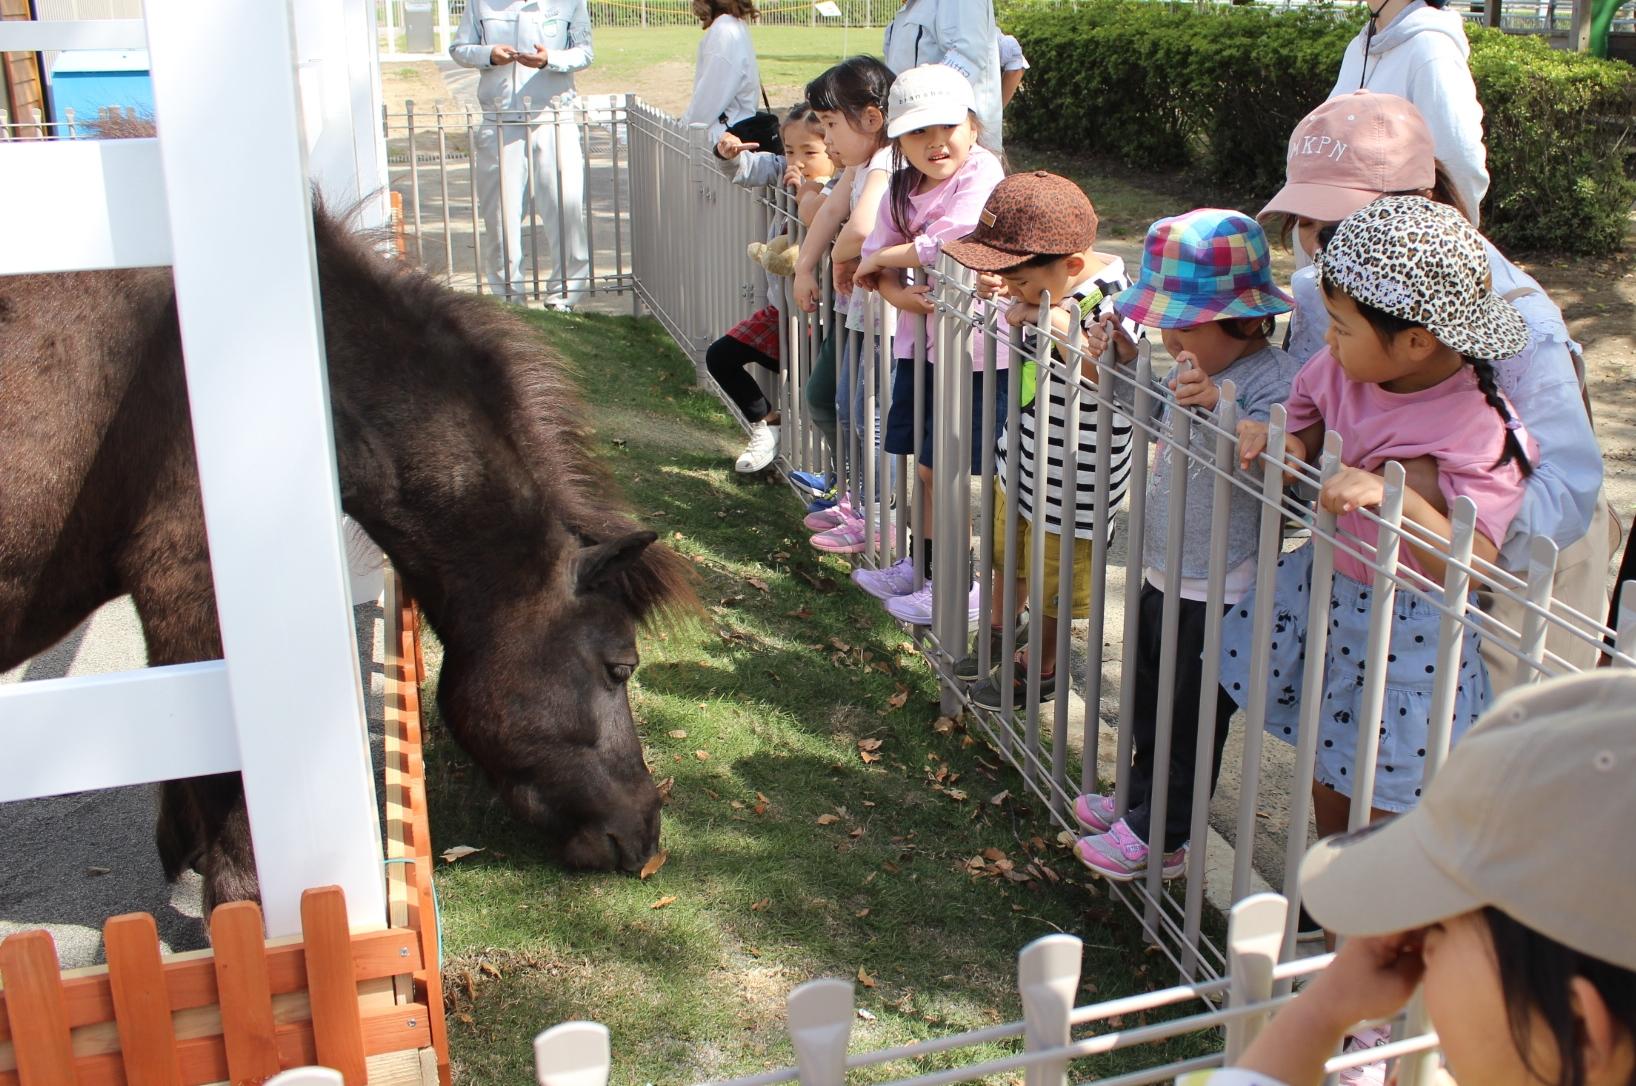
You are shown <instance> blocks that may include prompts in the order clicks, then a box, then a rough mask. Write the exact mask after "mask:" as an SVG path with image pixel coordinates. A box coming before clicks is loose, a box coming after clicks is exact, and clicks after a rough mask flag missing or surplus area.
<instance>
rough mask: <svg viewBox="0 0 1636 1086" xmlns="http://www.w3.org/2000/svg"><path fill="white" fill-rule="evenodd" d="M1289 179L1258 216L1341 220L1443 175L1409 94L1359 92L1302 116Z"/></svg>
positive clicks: (1293, 142) (1292, 148)
mask: <svg viewBox="0 0 1636 1086" xmlns="http://www.w3.org/2000/svg"><path fill="white" fill-rule="evenodd" d="M1284 172H1285V177H1284V180H1285V184H1284V187H1283V188H1282V189H1280V190H1279V191H1278V195H1276V196H1274V197H1273V198H1272V199H1271V200H1269V201H1268V202H1267V206H1266V207H1264V208H1262V209H1261V213H1260V214H1259V215H1257V216H1256V217H1257V218H1265V217H1266V216H1269V215H1280V214H1282V215H1298V216H1300V217H1301V218H1306V219H1313V220H1316V221H1318V222H1339V221H1341V220H1342V219H1344V218H1346V217H1347V216H1348V215H1350V214H1352V212H1354V211H1356V210H1358V209H1359V208H1361V207H1364V206H1365V205H1367V204H1369V203H1372V202H1373V201H1374V200H1375V199H1377V198H1378V197H1381V196H1384V195H1387V194H1389V193H1404V194H1406V193H1419V192H1422V191H1424V190H1427V189H1430V188H1431V187H1432V185H1433V183H1434V182H1435V180H1436V177H1437V157H1436V152H1435V151H1434V150H1433V149H1432V137H1431V130H1430V129H1428V128H1427V127H1426V121H1425V119H1424V118H1423V117H1421V116H1420V111H1419V110H1417V109H1415V107H1414V104H1413V103H1412V102H1410V101H1409V100H1408V99H1406V98H1399V97H1398V96H1397V95H1395V94H1376V93H1375V92H1374V91H1366V90H1360V91H1353V92H1352V93H1351V94H1343V95H1341V96H1340V97H1338V98H1331V99H1330V100H1329V101H1327V102H1325V103H1324V104H1323V105H1321V106H1319V107H1318V108H1317V109H1315V110H1313V111H1312V112H1311V113H1308V114H1307V115H1306V116H1305V117H1304V118H1302V120H1301V123H1300V124H1298V125H1296V126H1295V134H1294V135H1293V136H1291V137H1290V141H1289V161H1288V165H1287V166H1286V167H1285V171H1284Z"/></svg>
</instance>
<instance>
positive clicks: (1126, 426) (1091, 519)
mask: <svg viewBox="0 0 1636 1086" xmlns="http://www.w3.org/2000/svg"><path fill="white" fill-rule="evenodd" d="M1128 286H1130V279H1129V278H1128V277H1127V276H1126V275H1125V265H1124V261H1122V260H1120V259H1119V258H1118V257H1113V258H1111V259H1110V260H1109V261H1108V263H1106V264H1104V265H1103V266H1102V267H1101V268H1098V269H1097V271H1096V274H1095V275H1094V276H1092V277H1091V278H1090V279H1088V280H1086V281H1085V282H1083V283H1081V284H1079V285H1078V286H1077V287H1075V288H1074V289H1073V292H1072V294H1071V295H1070V297H1071V298H1072V300H1073V303H1074V304H1075V305H1076V306H1077V307H1078V309H1079V322H1080V327H1081V328H1082V329H1084V330H1085V331H1087V332H1088V331H1089V330H1090V329H1091V328H1093V327H1094V326H1095V325H1096V323H1097V321H1098V320H1099V319H1100V318H1101V316H1102V314H1103V313H1106V312H1110V306H1109V302H1110V299H1112V297H1113V296H1114V295H1115V294H1117V293H1119V292H1120V291H1121V290H1124V289H1125V288H1126V287H1128ZM1123 324H1124V328H1125V331H1126V332H1127V333H1129V334H1130V335H1131V336H1132V337H1133V338H1136V339H1140V338H1142V337H1143V335H1144V334H1145V333H1144V332H1143V331H1142V327H1141V325H1138V324H1133V323H1131V322H1129V321H1125V322H1123ZM1025 344H1026V345H1027V348H1028V351H1029V355H1030V357H1032V354H1033V351H1034V349H1035V348H1034V345H1033V336H1031V335H1030V336H1027V337H1025ZM1012 364H1013V365H1016V364H1017V360H1016V359H1013V360H1012ZM1034 370H1035V367H1034V364H1033V363H1032V362H1028V363H1026V364H1024V366H1023V372H1022V384H1023V389H1024V393H1023V395H1024V397H1025V399H1026V398H1027V397H1028V396H1029V391H1028V390H1030V389H1032V387H1033V382H1034ZM1046 392H1047V398H1048V399H1049V400H1050V426H1049V430H1048V432H1047V436H1046V450H1047V451H1046V458H1045V507H1044V509H1043V510H1042V511H1041V520H1042V521H1043V523H1044V525H1045V527H1046V530H1047V531H1050V532H1053V533H1055V534H1058V535H1060V534H1061V533H1062V522H1063V516H1062V491H1063V476H1064V474H1065V466H1064V465H1065V457H1064V453H1063V450H1064V448H1065V446H1066V440H1065V434H1064V431H1065V428H1066V425H1067V414H1068V400H1067V397H1066V395H1065V393H1066V386H1065V385H1064V384H1063V382H1062V381H1060V380H1056V379H1052V380H1049V381H1047V382H1046ZM1079 403H1080V411H1079V455H1078V459H1077V469H1076V470H1077V474H1076V475H1075V478H1074V516H1073V525H1074V535H1075V536H1076V537H1077V538H1080V539H1090V538H1092V532H1093V529H1094V528H1095V520H1096V502H1097V497H1098V495H1097V489H1096V452H1097V442H1098V440H1099V439H1100V437H1101V435H1100V434H1098V433H1097V429H1096V399H1095V397H1094V396H1093V395H1092V394H1091V393H1090V392H1088V391H1087V392H1084V393H1082V394H1081V396H1080V401H1079ZM1038 408H1039V405H1038V404H1037V403H1028V404H1027V405H1026V406H1024V407H1023V408H1022V410H1021V411H1020V412H1018V428H1017V429H1018V452H1019V456H1018V458H1017V495H1016V497H1015V498H1014V499H1013V500H1014V501H1015V503H1016V506H1017V510H1018V514H1019V515H1020V516H1023V517H1028V516H1031V515H1032V513H1033V508H1034V495H1035V492H1036V490H1037V487H1038V453H1037V452H1036V442H1037V440H1038V438H1037V432H1036V427H1037V426H1038ZM1130 434H1131V422H1130V419H1129V418H1127V417H1126V416H1124V415H1122V414H1119V413H1118V412H1115V413H1114V415H1113V430H1112V433H1111V434H1110V435H1109V437H1110V442H1109V459H1110V463H1109V471H1108V488H1109V494H1108V511H1109V516H1110V518H1111V516H1112V513H1113V510H1114V509H1116V508H1117V507H1118V505H1119V503H1120V502H1122V501H1124V500H1125V487H1126V484H1127V483H1128V482H1129V480H1130ZM1005 452H1006V435H1005V434H1004V433H1003V432H1002V433H1001V435H1000V438H999V450H998V453H997V455H996V459H995V468H994V472H995V478H997V479H999V481H1000V485H1001V486H1002V487H1004V486H1005V482H1006V455H1005ZM1110 524H1111V520H1110Z"/></svg>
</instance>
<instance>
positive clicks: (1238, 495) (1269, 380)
mask: <svg viewBox="0 0 1636 1086" xmlns="http://www.w3.org/2000/svg"><path fill="white" fill-rule="evenodd" d="M1300 368H1301V364H1300V363H1299V362H1297V361H1296V360H1295V359H1294V358H1292V357H1290V356H1289V355H1287V354H1285V353H1284V352H1283V351H1281V350H1279V349H1278V348H1277V347H1267V348H1265V349H1264V350H1260V351H1257V352H1255V353H1254V354H1250V355H1245V356H1244V357H1243V358H1240V359H1239V360H1238V361H1237V362H1234V363H1233V364H1232V365H1231V366H1228V367H1227V368H1226V369H1224V370H1222V371H1221V372H1220V373H1218V374H1216V375H1215V382H1216V384H1217V385H1220V384H1221V383H1222V382H1223V381H1232V382H1233V384H1234V386H1235V387H1236V389H1237V393H1238V417H1239V418H1240V419H1254V420H1256V421H1257V422H1266V421H1267V418H1268V416H1269V415H1270V414H1271V412H1272V405H1273V404H1275V403H1281V402H1283V401H1284V400H1285V399H1286V398H1287V397H1288V396H1289V386H1290V382H1291V381H1293V380H1294V379H1295V373H1296V371H1297V370H1299V369H1300ZM1154 384H1155V386H1160V387H1162V386H1163V384H1164V383H1163V382H1161V381H1159V380H1155V381H1154ZM1174 410H1178V409H1177V408H1174V407H1172V406H1171V405H1170V403H1169V401H1168V400H1159V399H1157V397H1155V402H1154V411H1153V417H1154V418H1155V419H1159V420H1161V424H1162V425H1163V426H1165V427H1168V426H1169V424H1170V414H1171V412H1172V411H1174ZM1154 447H1155V453H1154V458H1153V460H1154V462H1153V470H1152V471H1151V472H1149V474H1148V483H1147V523H1146V525H1145V530H1144V532H1143V543H1142V563H1143V564H1144V565H1145V566H1147V568H1149V569H1151V570H1155V571H1158V572H1160V573H1163V572H1165V537H1166V536H1167V535H1168V533H1169V531H1170V483H1171V464H1170V446H1169V443H1168V442H1166V441H1164V440H1163V439H1160V440H1158V441H1155V442H1154ZM1188 447H1189V448H1190V449H1192V450H1193V452H1194V454H1195V455H1196V456H1198V457H1201V458H1202V462H1201V461H1190V462H1189V464H1188V473H1187V516H1186V523H1185V525H1184V526H1183V528H1182V569H1181V573H1182V576H1184V577H1198V578H1202V577H1206V576H1208V575H1209V573H1210V510H1211V506H1212V505H1214V503H1215V482H1216V476H1215V472H1213V471H1212V470H1211V469H1210V467H1209V465H1210V464H1211V463H1213V462H1214V460H1215V455H1216V434H1215V431H1214V430H1213V429H1211V428H1210V427H1208V426H1204V425H1200V424H1199V423H1197V422H1195V423H1194V425H1193V427H1192V433H1191V438H1190V440H1189V442H1188ZM1239 475H1240V477H1241V478H1250V479H1253V480H1255V483H1256V485H1257V486H1259V485H1260V479H1261V471H1260V469H1259V468H1256V469H1254V470H1253V471H1252V472H1250V473H1248V474H1246V473H1244V472H1239ZM1231 495H1232V496H1231V499H1230V501H1229V504H1228V513H1227V568H1228V569H1232V568H1233V567H1234V566H1237V565H1239V564H1240V563H1242V562H1245V561H1248V560H1249V559H1250V558H1252V557H1254V556H1255V549H1256V543H1257V536H1258V534H1259V526H1260V522H1261V503H1260V501H1258V500H1257V499H1256V497H1255V495H1253V494H1248V493H1245V492H1244V491H1242V490H1240V489H1238V488H1237V487H1234V488H1233V489H1232V491H1231Z"/></svg>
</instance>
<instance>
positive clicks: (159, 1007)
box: [102, 913, 182, 1086]
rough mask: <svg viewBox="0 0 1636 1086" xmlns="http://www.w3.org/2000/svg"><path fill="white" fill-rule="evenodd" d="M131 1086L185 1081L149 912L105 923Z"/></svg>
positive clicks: (175, 1084) (171, 1084)
mask: <svg viewBox="0 0 1636 1086" xmlns="http://www.w3.org/2000/svg"><path fill="white" fill-rule="evenodd" d="M102 941H103V946H104V948H105V950H106V954H107V958H108V983H109V986H110V987H111V988H112V990H113V997H114V1020H115V1022H116V1023H117V1024H118V1026H119V1049H120V1056H121V1058H122V1059H123V1060H124V1062H125V1081H126V1082H127V1083H128V1084H129V1086H181V1081H182V1073H181V1068H180V1066H179V1065H178V1063H177V1059H176V1031H175V1028H174V1025H173V1023H172V1022H171V1017H170V993H169V992H168V991H166V988H165V973H164V967H163V963H162V962H161V961H160V960H159V929H158V928H157V927H156V926H155V924H154V922H153V917H151V916H149V915H148V914H147V913H126V914H125V915H123V916H115V917H110V918H109V920H108V922H107V923H106V924H104V925H103V926H102Z"/></svg>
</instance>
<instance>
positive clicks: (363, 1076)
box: [301, 886, 368, 1086]
mask: <svg viewBox="0 0 1636 1086" xmlns="http://www.w3.org/2000/svg"><path fill="white" fill-rule="evenodd" d="M301 940H302V945H303V946H304V947H305V950H306V960H307V998H308V999H309V1000H310V1001H311V1003H312V1032H313V1041H314V1043H315V1044H316V1045H317V1047H318V1062H319V1063H320V1064H322V1065H324V1066H325V1067H333V1068H335V1069H336V1070H337V1071H339V1072H341V1074H342V1075H343V1076H344V1077H345V1078H346V1081H347V1086H365V1084H366V1083H367V1081H368V1072H367V1070H366V1069H365V1067H364V1035H363V1023H362V1021H361V1020H360V1018H359V1010H358V983H357V980H356V978H355V977H354V975H353V968H352V936H351V932H350V931H349V930H348V928H347V908H346V898H345V897H344V896H343V895H342V893H341V888H340V887H339V886H324V887H320V888H318V889H315V890H308V891H306V892H304V893H303V894H302V895H301Z"/></svg>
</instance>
